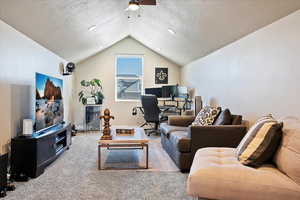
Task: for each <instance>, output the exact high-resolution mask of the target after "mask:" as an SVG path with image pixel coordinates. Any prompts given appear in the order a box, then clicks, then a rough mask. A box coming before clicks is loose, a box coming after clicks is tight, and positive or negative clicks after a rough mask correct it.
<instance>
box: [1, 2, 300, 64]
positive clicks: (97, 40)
mask: <svg viewBox="0 0 300 200" xmlns="http://www.w3.org/2000/svg"><path fill="white" fill-rule="evenodd" d="M128 1H129V0H22V1H20V0H0V18H1V19H2V20H3V21H4V22H6V23H7V24H9V25H11V26H13V27H14V28H15V29H17V30H19V31H20V32H22V33H24V34H25V35H27V36H28V37H30V38H32V39H33V40H35V41H37V42H38V43H40V44H41V45H43V46H45V47H46V48H48V49H50V50H51V51H53V52H54V53H56V54H57V55H59V56H61V57H62V58H64V59H66V60H68V61H75V62H77V61H81V60H83V59H86V58H87V57H89V56H91V55H93V54H95V53H97V52H100V51H102V50H104V49H106V48H108V47H109V46H111V45H112V44H114V43H116V42H118V41H120V40H122V39H123V38H125V37H127V36H131V37H133V38H135V39H136V40H138V41H139V42H141V43H143V44H144V45H145V46H147V47H149V48H151V49H152V50H154V51H156V52H158V53H159V54H161V55H163V56H165V57H166V58H169V59H170V60H172V61H174V62H175V63H177V64H180V65H184V64H187V63H189V62H191V61H193V60H194V59H197V58H200V57H203V56H205V55H207V54H209V53H211V52H213V51H215V50H217V49H219V48H221V47H223V46H225V45H227V44H229V43H231V42H233V41H236V40H238V39H240V38H241V37H243V36H245V35H247V34H249V33H251V32H253V31H256V30H257V29H259V28H261V27H264V26H266V25H268V24H270V23H272V22H274V21H276V20H278V19H280V18H282V17H284V16H287V15H288V14H290V13H292V12H294V11H296V10H298V9H299V8H300V0H157V2H158V5H157V6H143V7H142V9H141V11H140V15H141V17H137V14H136V13H128V12H126V11H125V8H126V7H127V5H128ZM128 15H130V16H131V17H130V18H129V19H128ZM93 25H96V29H94V30H92V31H90V30H88V29H89V28H90V27H91V26H93ZM169 28H170V29H172V30H173V31H175V32H176V34H171V33H170V32H169V31H168V29H169Z"/></svg>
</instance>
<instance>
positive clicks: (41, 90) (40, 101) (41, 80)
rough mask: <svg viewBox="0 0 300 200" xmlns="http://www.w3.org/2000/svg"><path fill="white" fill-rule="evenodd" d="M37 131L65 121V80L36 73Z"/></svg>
mask: <svg viewBox="0 0 300 200" xmlns="http://www.w3.org/2000/svg"><path fill="white" fill-rule="evenodd" d="M35 81H36V83H35V84H36V95H35V126H34V128H35V131H40V130H42V129H46V128H48V127H51V126H54V125H56V124H60V123H62V122H63V120H64V107H63V97H62V91H63V80H61V79H58V78H55V77H51V76H48V75H45V74H40V73H36V75H35Z"/></svg>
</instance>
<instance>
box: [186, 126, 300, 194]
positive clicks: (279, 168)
mask: <svg viewBox="0 0 300 200" xmlns="http://www.w3.org/2000/svg"><path fill="white" fill-rule="evenodd" d="M283 123H284V129H283V138H282V142H281V145H280V146H279V148H278V150H277V153H276V154H275V156H274V158H273V159H272V161H271V162H268V163H266V164H264V165H263V166H261V167H258V168H252V167H248V166H244V165H242V164H241V163H240V162H239V161H238V160H237V158H236V156H235V149H234V148H216V147H211V148H203V149H199V150H198V151H197V153H196V155H195V158H194V161H193V165H192V167H191V171H190V174H189V177H188V181H187V191H188V194H189V195H191V196H193V197H199V198H201V199H218V200H226V199H230V200H241V199H243V200H282V199H288V200H299V199H300V168H299V166H300V121H299V120H284V121H283Z"/></svg>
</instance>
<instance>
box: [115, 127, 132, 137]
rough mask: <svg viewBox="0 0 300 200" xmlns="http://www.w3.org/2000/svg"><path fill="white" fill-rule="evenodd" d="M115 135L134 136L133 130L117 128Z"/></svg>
mask: <svg viewBox="0 0 300 200" xmlns="http://www.w3.org/2000/svg"><path fill="white" fill-rule="evenodd" d="M116 134H117V135H124V136H128V135H134V128H117V129H116Z"/></svg>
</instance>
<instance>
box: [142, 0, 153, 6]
mask: <svg viewBox="0 0 300 200" xmlns="http://www.w3.org/2000/svg"><path fill="white" fill-rule="evenodd" d="M139 3H140V5H151V6H155V5H156V0H140V1H139Z"/></svg>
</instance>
